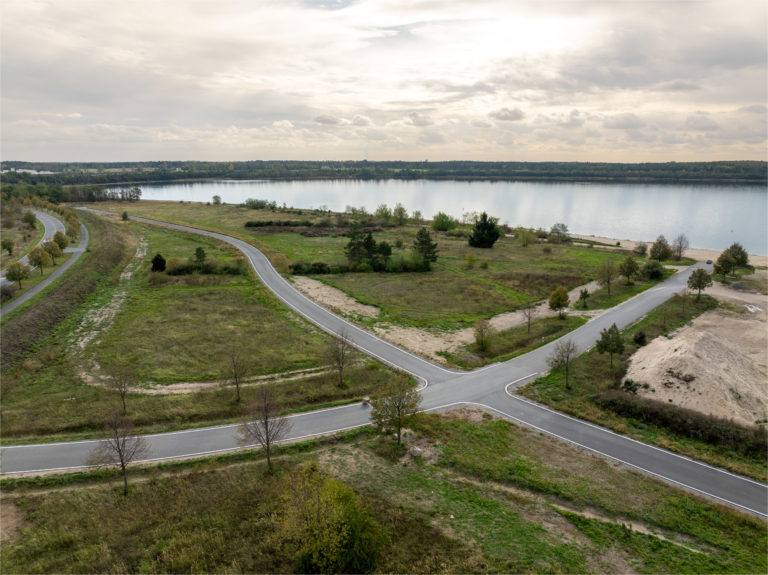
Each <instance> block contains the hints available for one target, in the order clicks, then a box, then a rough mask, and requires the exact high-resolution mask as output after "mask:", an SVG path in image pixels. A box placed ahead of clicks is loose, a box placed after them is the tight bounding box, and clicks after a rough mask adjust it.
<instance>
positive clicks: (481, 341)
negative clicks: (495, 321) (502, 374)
mask: <svg viewBox="0 0 768 575" xmlns="http://www.w3.org/2000/svg"><path fill="white" fill-rule="evenodd" d="M493 334H494V329H493V327H492V326H491V321H490V320H488V319H479V320H477V321H476V322H475V345H476V346H477V350H478V351H480V352H483V353H484V352H486V351H488V350H489V349H490V347H491V339H492V338H493Z"/></svg>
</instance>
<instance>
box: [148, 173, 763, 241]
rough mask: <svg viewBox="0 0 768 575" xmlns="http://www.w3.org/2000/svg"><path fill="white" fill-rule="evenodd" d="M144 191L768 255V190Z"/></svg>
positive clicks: (345, 186)
mask: <svg viewBox="0 0 768 575" xmlns="http://www.w3.org/2000/svg"><path fill="white" fill-rule="evenodd" d="M141 189H142V199H145V200H171V201H181V200H183V201H193V202H210V201H211V199H212V198H213V196H214V195H218V196H221V198H222V201H223V202H225V203H228V204H230V203H242V202H244V201H245V200H246V199H248V198H258V199H265V200H269V201H273V200H274V201H275V202H277V203H278V205H281V206H282V205H283V204H285V205H287V206H292V207H296V208H320V207H326V208H328V209H331V210H333V211H343V210H344V209H345V208H346V206H355V207H361V206H365V208H366V209H367V210H368V211H369V212H373V211H374V210H375V209H376V207H377V206H379V205H380V204H383V203H385V204H387V205H389V206H390V208H391V207H393V206H394V205H395V204H396V203H397V202H401V203H402V204H403V205H404V206H405V207H406V209H408V211H409V212H412V211H414V210H420V211H421V213H422V215H423V216H424V217H425V218H431V217H432V216H433V215H434V214H436V213H437V212H438V211H442V212H445V213H447V214H450V215H452V216H454V217H456V218H460V217H461V215H462V214H463V213H464V212H473V211H476V212H482V211H486V212H488V214H489V215H491V216H494V217H497V218H498V219H499V222H500V223H505V224H509V225H510V226H513V227H514V226H517V225H525V226H527V227H534V228H538V227H542V228H545V229H547V230H548V229H549V228H550V227H551V226H552V224H554V223H557V222H563V223H565V224H566V225H567V226H568V229H569V231H570V232H572V233H576V234H591V235H596V236H607V237H612V238H617V239H632V240H643V241H648V242H652V241H653V240H654V239H655V238H656V237H657V236H658V235H659V234H664V235H665V236H666V238H667V239H668V240H670V241H671V240H672V239H673V238H674V237H675V236H676V235H678V234H680V233H684V234H685V235H686V236H687V237H688V239H689V241H690V245H691V247H697V248H708V249H715V250H722V249H724V248H726V247H728V246H729V245H730V244H732V243H733V242H739V243H740V244H742V245H743V246H744V247H745V248H746V249H747V251H748V252H750V253H754V254H758V255H768V189H766V187H764V186H748V185H743V186H742V185H732V186H715V185H704V184H691V185H685V184H681V185H677V184H598V183H544V182H487V181H476V182H457V181H433V180H377V181H363V180H354V181H348V180H332V181H289V182H282V181H280V182H275V181H213V182H195V183H174V184H157V185H155V184H152V185H142V186H141Z"/></svg>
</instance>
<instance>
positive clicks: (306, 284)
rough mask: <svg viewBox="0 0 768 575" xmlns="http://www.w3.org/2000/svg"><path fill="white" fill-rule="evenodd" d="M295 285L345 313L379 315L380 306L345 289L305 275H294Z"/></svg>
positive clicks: (317, 299) (328, 305) (370, 316)
mask: <svg viewBox="0 0 768 575" xmlns="http://www.w3.org/2000/svg"><path fill="white" fill-rule="evenodd" d="M292 280H293V285H294V286H296V288H297V289H298V290H299V291H301V292H303V293H304V294H306V295H308V296H309V297H310V298H312V299H313V300H315V301H316V302H318V303H321V304H323V305H325V306H327V307H329V308H331V309H334V310H337V311H339V312H340V313H342V314H343V315H359V316H362V317H366V318H375V317H378V316H379V308H377V307H374V306H372V305H365V304H362V303H360V302H359V301H357V300H356V299H354V298H352V297H349V296H348V295H347V294H345V293H344V292H343V291H341V290H339V289H336V288H334V287H331V286H328V285H325V284H324V283H323V282H319V281H317V280H313V279H311V278H308V277H305V276H294V277H293V278H292Z"/></svg>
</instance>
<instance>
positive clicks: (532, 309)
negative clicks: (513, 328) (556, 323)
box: [522, 301, 539, 333]
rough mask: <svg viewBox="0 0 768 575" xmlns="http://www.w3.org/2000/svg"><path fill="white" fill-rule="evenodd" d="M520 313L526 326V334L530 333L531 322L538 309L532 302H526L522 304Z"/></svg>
mask: <svg viewBox="0 0 768 575" xmlns="http://www.w3.org/2000/svg"><path fill="white" fill-rule="evenodd" d="M522 312H523V317H524V318H525V322H526V323H527V324H528V333H531V320H532V319H533V318H534V316H535V315H536V314H537V313H538V312H539V308H538V307H537V306H535V305H534V304H533V302H531V301H527V302H525V304H523V308H522Z"/></svg>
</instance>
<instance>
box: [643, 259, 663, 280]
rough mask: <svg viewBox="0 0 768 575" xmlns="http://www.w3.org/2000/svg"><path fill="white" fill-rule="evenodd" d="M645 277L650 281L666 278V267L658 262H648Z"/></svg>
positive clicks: (644, 270)
mask: <svg viewBox="0 0 768 575" xmlns="http://www.w3.org/2000/svg"><path fill="white" fill-rule="evenodd" d="M643 275H644V276H645V277H647V278H648V279H650V280H660V279H662V278H663V277H664V266H662V265H661V263H660V262H657V261H656V260H651V261H649V262H646V263H645V265H644V266H643Z"/></svg>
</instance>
